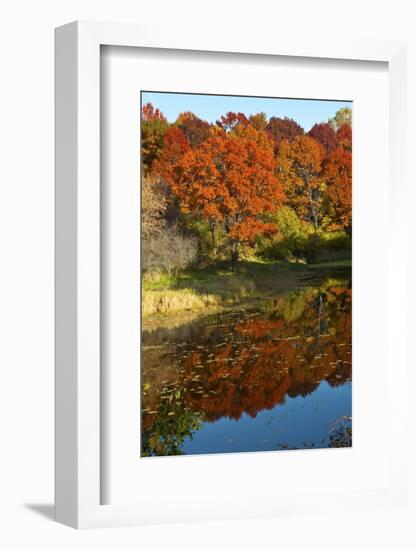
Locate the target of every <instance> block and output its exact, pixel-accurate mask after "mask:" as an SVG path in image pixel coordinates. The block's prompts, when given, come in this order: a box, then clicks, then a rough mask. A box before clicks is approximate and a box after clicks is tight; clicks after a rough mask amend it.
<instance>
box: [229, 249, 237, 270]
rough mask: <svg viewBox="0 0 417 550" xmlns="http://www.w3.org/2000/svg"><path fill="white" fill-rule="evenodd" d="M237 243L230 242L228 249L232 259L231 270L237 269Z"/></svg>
mask: <svg viewBox="0 0 417 550" xmlns="http://www.w3.org/2000/svg"><path fill="white" fill-rule="evenodd" d="M238 247H239V245H238V243H232V248H231V250H230V256H231V260H232V271H236V270H237V262H238V261H239V248H238Z"/></svg>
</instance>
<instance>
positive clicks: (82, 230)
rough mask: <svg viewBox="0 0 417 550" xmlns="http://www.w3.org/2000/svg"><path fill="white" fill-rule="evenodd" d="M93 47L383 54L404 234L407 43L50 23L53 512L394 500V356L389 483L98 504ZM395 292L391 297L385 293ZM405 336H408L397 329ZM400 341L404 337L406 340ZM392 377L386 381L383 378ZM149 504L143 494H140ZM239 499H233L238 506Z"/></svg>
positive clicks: (401, 457) (165, 515) (394, 312)
mask: <svg viewBox="0 0 417 550" xmlns="http://www.w3.org/2000/svg"><path fill="white" fill-rule="evenodd" d="M102 45H113V46H129V47H142V48H165V49H173V50H197V51H207V52H228V53H236V54H239V53H244V54H260V55H272V56H283V55H285V56H291V57H295V58H327V59H333V60H357V61H382V62H386V63H388V70H389V86H390V90H389V121H390V130H389V132H390V135H389V139H390V151H389V155H390V190H391V192H392V193H391V194H392V209H393V216H392V225H393V239H396V240H397V241H398V240H399V239H400V238H401V235H403V231H404V223H405V222H404V219H403V218H404V216H403V212H404V202H403V201H404V196H403V192H402V190H403V188H404V186H405V176H404V172H403V166H404V165H405V162H404V155H405V150H406V147H405V139H406V138H405V135H406V132H405V120H406V110H405V77H406V75H405V66H406V65H405V44H404V43H401V42H390V41H385V40H380V41H376V40H370V41H361V42H349V41H340V42H338V43H331V44H329V43H326V42H319V41H317V42H316V41H313V42H312V41H311V40H299V39H298V38H297V41H294V42H293V43H289V42H288V41H287V40H285V41H282V42H281V41H280V40H279V38H278V39H276V38H273V37H269V36H262V35H259V36H258V35H256V36H248V35H247V34H246V33H244V32H243V31H242V32H239V31H234V32H232V33H230V34H229V33H228V34H227V35H226V34H225V35H223V36H219V37H217V36H213V33H212V32H211V31H210V30H209V29H207V30H205V29H204V28H198V29H195V30H194V32H187V33H186V34H182V33H176V32H174V30H172V29H171V30H170V29H169V28H166V27H163V28H162V27H161V28H159V27H148V26H137V25H126V24H113V23H91V22H75V23H70V24H68V25H65V26H63V27H60V28H58V29H57V30H56V61H55V63H56V65H55V72H56V198H55V200H56V205H55V210H56V214H55V215H56V230H55V231H56V233H55V246H56V360H55V365H56V367H55V368H56V370H55V377H56V395H55V399H56V405H55V410H56V419H55V426H56V470H55V476H56V484H55V486H56V496H55V506H56V519H57V521H59V522H62V523H64V524H67V525H70V526H72V527H76V528H88V527H104V526H121V525H132V524H139V523H150V522H158V521H161V520H165V521H175V520H186V519H202V518H223V517H224V518H227V517H239V516H248V515H252V516H262V515H267V514H278V513H281V512H282V513H284V512H288V511H294V512H305V511H308V510H309V509H311V508H314V509H315V510H316V511H317V509H325V508H327V507H331V506H333V505H335V503H336V502H337V503H338V505H342V506H343V507H345V508H348V507H353V508H358V506H361V507H363V508H364V509H366V507H367V506H375V505H376V504H378V505H384V506H391V505H397V504H399V503H400V502H402V501H403V499H404V498H405V489H406V483H407V480H406V477H405V476H406V473H405V472H406V470H405V464H406V457H405V452H404V446H403V440H404V434H403V428H402V425H403V424H401V420H404V419H405V416H406V408H405V397H404V396H405V387H406V357H405V349H406V346H405V342H404V346H403V349H404V351H403V352H401V351H400V352H399V353H397V356H396V361H397V364H396V371H395V377H394V376H393V377H392V385H393V386H395V392H396V393H395V399H393V400H392V402H391V403H390V406H395V407H396V410H397V412H396V417H395V420H396V423H397V431H396V436H397V441H398V446H396V451H395V453H392V454H391V455H390V468H389V470H390V471H389V476H388V477H389V479H388V482H387V485H386V488H385V489H384V490H383V491H381V490H371V489H370V490H369V491H361V492H360V493H359V492H358V493H357V494H354V495H351V494H347V493H342V492H341V493H340V494H339V495H336V496H335V495H328V494H325V493H323V494H322V495H320V496H318V495H317V494H315V493H312V494H310V495H303V498H300V495H296V494H294V495H289V496H288V498H286V500H285V502H271V501H270V500H268V499H264V502H262V499H261V501H260V502H256V503H254V504H252V505H249V506H245V505H244V503H238V502H237V501H236V504H237V505H236V506H235V507H234V508H233V510H231V507H230V502H229V506H228V509H227V506H226V505H225V503H224V502H223V503H222V500H221V498H219V501H218V502H215V503H213V502H211V503H208V504H207V507H206V508H204V507H200V509H199V510H196V511H195V513H193V514H188V515H187V516H185V515H184V509H181V508H180V507H177V506H176V502H175V499H173V500H172V501H167V502H166V506H165V507H164V510H161V509H159V513H158V511H156V508H155V507H154V506H149V508H147V509H145V508H144V507H143V506H138V505H135V504H122V505H121V504H117V505H114V504H106V505H103V504H101V496H100V494H101V475H100V464H101V452H102V447H101V445H100V439H101V435H100V434H101V421H100V418H101V414H102V413H103V411H102V410H101V402H100V391H101V390H100V387H101V385H100V349H101V346H100V326H101V322H100V302H101V297H100V292H101V290H100V47H101V46H102ZM404 254H405V251H404V249H402V248H401V247H391V248H390V258H392V261H391V263H392V265H395V266H397V272H396V277H397V280H398V276H399V277H400V279H401V278H402V280H403V281H404V284H405V280H406V274H405V269H404V270H402V268H401V267H400V268H399V269H398V266H402V265H403V263H404ZM391 296H392V294H391ZM389 307H390V310H389V311H390V315H391V316H395V318H396V319H400V320H402V321H401V322H403V323H405V317H406V309H405V296H403V294H400V295H399V297H397V299H396V300H395V301H394V300H392V301H391V302H390V304H389ZM404 333H405V331H404ZM403 338H405V337H403ZM390 381H391V378H390ZM149 499H150V501H151V500H152V495H149ZM239 504H240V505H239Z"/></svg>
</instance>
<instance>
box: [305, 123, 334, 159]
mask: <svg viewBox="0 0 417 550" xmlns="http://www.w3.org/2000/svg"><path fill="white" fill-rule="evenodd" d="M308 135H309V136H310V137H312V138H313V139H315V140H316V141H318V142H319V143H321V145H323V148H324V151H325V153H326V154H327V153H329V152H330V151H333V150H334V149H336V147H337V145H338V141H337V139H336V132H335V131H334V129H333V127H332V126H330V124H328V123H326V122H321V123H320V124H315V125H314V126H313V127H312V128H311V130H310V131H309V133H308Z"/></svg>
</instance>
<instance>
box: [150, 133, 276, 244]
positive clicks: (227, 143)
mask: <svg viewBox="0 0 417 550" xmlns="http://www.w3.org/2000/svg"><path fill="white" fill-rule="evenodd" d="M231 124H232V122H231ZM171 132H172V130H170V131H169V132H167V136H166V138H167V137H169V138H170V137H171V135H169V134H170V133H171ZM176 139H180V136H179V135H177V136H176ZM167 146H168V143H166V147H167ZM173 147H174V144H171V147H170V149H172V148H173ZM178 148H179V149H181V153H183V154H182V156H180V158H179V157H176V161H175V163H173V162H172V158H173V155H172V153H169V155H166V156H165V155H162V158H161V161H160V162H159V163H158V164H157V166H156V169H157V170H159V172H160V173H161V174H162V175H163V177H164V179H165V180H166V181H167V183H168V185H169V186H170V189H171V191H172V192H173V194H174V195H175V196H176V197H177V199H178V200H179V204H180V208H181V211H182V212H183V213H189V212H197V213H199V214H200V215H202V216H203V217H204V218H206V219H210V220H214V221H216V222H217V223H220V224H222V226H223V227H224V228H225V230H226V232H227V234H228V235H229V237H230V238H231V239H232V241H235V242H249V243H250V242H253V240H254V238H255V237H256V235H257V234H259V233H263V234H268V233H269V234H270V233H272V232H274V231H275V230H276V227H275V225H274V224H272V223H266V222H265V221H264V220H263V219H262V214H265V213H268V212H274V211H276V210H277V208H279V207H280V206H281V204H282V202H283V199H284V194H283V191H282V188H281V186H280V184H279V181H278V179H277V177H276V176H275V175H274V167H275V160H274V155H273V148H272V144H271V142H270V141H269V139H268V137H267V136H266V134H265V133H264V132H258V131H257V130H256V129H255V128H254V127H253V126H250V127H245V126H244V125H242V126H240V125H238V126H236V128H235V129H234V130H233V131H229V132H224V131H220V132H217V133H216V134H215V135H212V136H211V137H209V138H208V139H207V140H206V141H205V142H204V143H203V144H202V145H201V146H200V147H198V148H196V149H194V150H191V149H189V148H188V150H187V147H185V145H184V143H183V142H182V144H181V145H180V144H177V149H178Z"/></svg>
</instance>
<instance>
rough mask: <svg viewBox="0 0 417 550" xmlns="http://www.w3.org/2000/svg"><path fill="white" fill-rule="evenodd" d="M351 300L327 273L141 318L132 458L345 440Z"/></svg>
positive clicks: (348, 439)
mask: <svg viewBox="0 0 417 550" xmlns="http://www.w3.org/2000/svg"><path fill="white" fill-rule="evenodd" d="M351 298H352V294H351V288H350V284H347V283H346V282H344V283H341V282H338V281H335V280H328V281H325V282H323V284H322V285H321V286H312V287H306V288H303V289H302V290H297V291H292V292H286V293H281V294H278V295H277V296H276V297H274V298H273V299H268V300H265V301H261V302H258V303H256V305H253V307H250V308H249V309H237V310H236V309H234V310H232V311H225V312H222V313H218V314H214V315H208V316H200V317H199V318H197V319H195V320H192V321H188V322H184V323H182V324H179V325H178V326H176V327H164V326H149V327H147V326H146V325H145V326H144V327H143V328H142V352H141V385H142V399H141V406H142V411H141V430H142V438H141V456H143V457H145V456H167V455H181V454H185V455H191V454H208V453H232V452H248V451H272V450H275V451H277V450H286V449H310V448H326V447H349V446H351V445H352V418H351V415H352V361H351V354H352V337H351V333H352V330H351V323H352V307H351V302H352V299H351Z"/></svg>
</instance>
